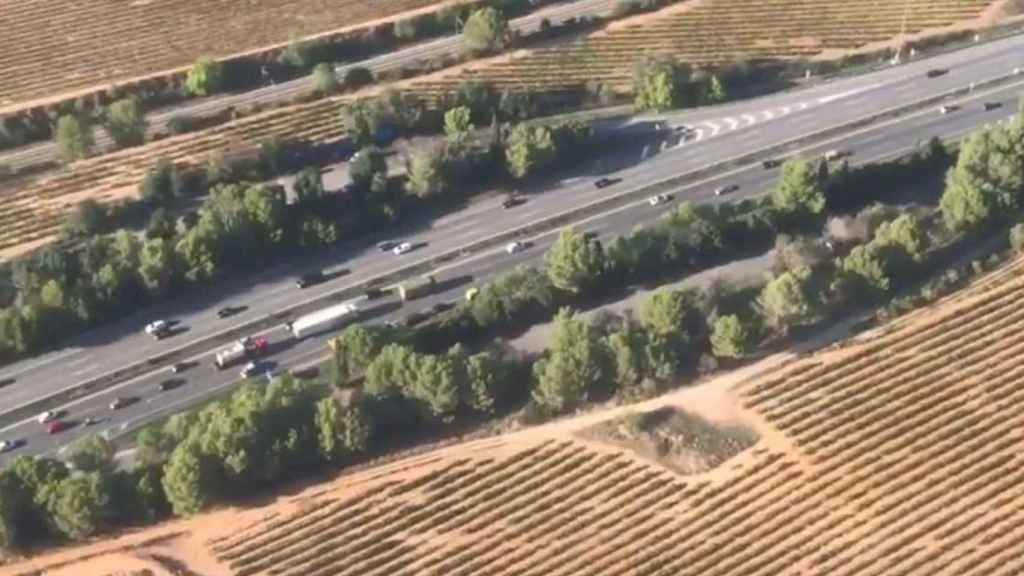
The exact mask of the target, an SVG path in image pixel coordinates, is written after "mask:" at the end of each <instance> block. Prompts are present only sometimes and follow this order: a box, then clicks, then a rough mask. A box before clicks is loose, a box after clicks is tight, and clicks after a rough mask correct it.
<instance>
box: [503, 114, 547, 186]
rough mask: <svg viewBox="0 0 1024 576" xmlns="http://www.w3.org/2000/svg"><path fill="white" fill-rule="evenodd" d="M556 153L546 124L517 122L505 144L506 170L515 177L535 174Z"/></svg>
mask: <svg viewBox="0 0 1024 576" xmlns="http://www.w3.org/2000/svg"><path fill="white" fill-rule="evenodd" d="M556 155H557V150H556V149H555V142H554V139H553V138H552V133H551V129H550V128H549V127H547V126H535V127H530V126H527V125H525V124H517V125H516V126H515V127H514V128H512V131H511V132H510V133H509V135H508V141H507V142H506V144H505V160H506V162H507V165H508V171H509V174H511V175H512V176H513V177H515V178H525V177H527V176H530V175H532V174H535V173H536V172H537V171H538V170H541V169H543V168H544V167H546V166H547V165H548V164H550V163H551V162H552V161H553V160H554V159H555V157H556Z"/></svg>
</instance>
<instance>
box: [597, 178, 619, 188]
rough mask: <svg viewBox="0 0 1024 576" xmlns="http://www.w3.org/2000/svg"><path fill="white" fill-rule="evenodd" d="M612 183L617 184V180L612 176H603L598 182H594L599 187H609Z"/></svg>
mask: <svg viewBox="0 0 1024 576" xmlns="http://www.w3.org/2000/svg"><path fill="white" fill-rule="evenodd" d="M612 184H615V181H614V180H612V179H611V178H601V179H600V180H598V181H597V182H594V186H596V187H597V188H598V189H600V188H607V187H609V186H611V185H612Z"/></svg>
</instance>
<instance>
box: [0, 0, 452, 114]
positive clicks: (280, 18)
mask: <svg viewBox="0 0 1024 576" xmlns="http://www.w3.org/2000/svg"><path fill="white" fill-rule="evenodd" d="M438 3H439V2H438V0H374V1H368V0H333V1H324V0H275V1H273V2H270V1H266V0H263V1H255V2H239V1H237V0H152V1H132V0H117V1H112V0H78V1H76V2H74V3H73V4H68V3H67V2H63V1H60V0H21V1H15V0H3V1H2V2H0V26H2V28H3V30H4V33H3V34H2V35H0V67H2V68H3V70H4V81H3V83H0V110H4V109H5V108H6V109H12V108H18V107H24V106H27V105H29V104H31V103H32V101H34V100H39V99H44V100H50V99H53V98H57V97H63V96H65V95H68V94H71V93H74V92H76V91H81V90H87V89H93V88H98V87H102V86H103V85H108V84H113V83H116V82H122V81H127V80H130V79H135V78H139V77H143V76H148V75H154V74H157V73H164V72H168V71H172V70H175V69H179V68H181V67H185V66H188V65H190V64H191V63H192V62H193V61H195V59H196V58H198V57H199V56H213V57H223V56H228V55H233V54H240V53H245V52H249V51H253V50H256V49H260V48H267V47H270V46H273V45H280V44H286V43H287V42H289V40H291V39H292V38H296V37H305V36H310V35H315V34H320V33H324V32H328V31H340V30H343V29H346V28H349V27H353V26H356V25H365V24H369V23H370V22H372V21H375V20H378V19H382V18H387V17H390V16H394V15H397V14H400V13H403V12H406V11H410V10H416V9H420V8H423V7H427V6H431V5H435V4H438Z"/></svg>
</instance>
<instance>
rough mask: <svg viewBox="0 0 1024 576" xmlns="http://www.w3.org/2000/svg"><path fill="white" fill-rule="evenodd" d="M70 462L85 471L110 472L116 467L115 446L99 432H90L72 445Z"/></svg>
mask: <svg viewBox="0 0 1024 576" xmlns="http://www.w3.org/2000/svg"><path fill="white" fill-rule="evenodd" d="M68 461H69V462H71V463H72V464H74V466H75V468H76V469H78V470H81V471H83V472H100V473H103V474H109V473H111V472H113V468H114V447H113V446H112V445H111V444H110V441H109V440H107V439H106V438H104V437H103V436H100V435H99V434H90V435H89V436H86V437H84V438H82V439H81V440H78V441H77V442H75V443H74V445H73V446H72V451H71V456H70V457H69V459H68Z"/></svg>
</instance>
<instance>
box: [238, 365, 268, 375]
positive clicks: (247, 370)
mask: <svg viewBox="0 0 1024 576" xmlns="http://www.w3.org/2000/svg"><path fill="white" fill-rule="evenodd" d="M266 371H267V366H266V365H265V364H264V363H263V362H249V363H248V364H246V365H245V366H243V367H242V371H241V372H239V373H238V374H239V376H241V377H242V378H251V377H253V376H255V375H256V374H259V373H260V372H266Z"/></svg>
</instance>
